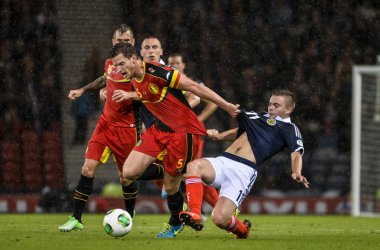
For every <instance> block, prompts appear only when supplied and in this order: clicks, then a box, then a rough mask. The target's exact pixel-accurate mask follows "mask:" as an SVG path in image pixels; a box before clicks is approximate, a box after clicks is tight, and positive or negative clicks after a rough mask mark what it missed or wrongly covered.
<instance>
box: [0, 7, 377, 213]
mask: <svg viewBox="0 0 380 250" xmlns="http://www.w3.org/2000/svg"><path fill="white" fill-rule="evenodd" d="M0 6H1V17H0V32H1V33H0V48H1V50H0V81H1V82H0V96H1V97H0V140H1V145H0V178H1V182H0V192H1V194H0V211H1V212H15V211H17V212H36V211H37V212H40V211H67V210H68V209H69V208H70V205H71V204H70V198H71V193H72V189H73V188H75V185H76V183H77V181H78V178H79V173H80V168H81V166H82V164H83V160H84V159H83V157H84V151H85V149H86V142H87V139H88V138H89V135H91V133H92V129H93V127H94V125H95V123H96V120H97V118H98V116H99V114H100V112H101V103H99V101H98V98H97V94H96V93H95V94H92V95H88V96H87V97H82V98H81V99H80V100H78V101H77V102H76V103H75V104H73V103H71V102H69V101H68V100H67V99H66V96H67V94H68V91H69V89H73V88H78V87H79V86H83V85H84V84H86V83H88V82H89V81H91V80H93V79H95V78H97V77H98V76H100V75H101V74H102V69H103V62H104V59H105V58H106V55H107V52H108V50H109V49H110V47H111V42H110V40H111V37H112V32H113V30H114V29H115V27H116V26H117V25H118V24H120V23H126V24H128V25H130V26H131V27H132V29H133V30H134V32H135V37H136V39H137V47H139V43H140V42H141V39H142V38H144V37H145V36H147V35H155V36H157V37H159V38H160V40H161V42H162V44H163V47H164V55H168V54H170V53H174V52H180V53H183V54H184V55H185V57H186V59H187V62H188V67H187V70H188V74H189V75H190V76H192V77H194V78H197V79H201V80H203V81H204V82H205V83H206V84H207V85H208V86H209V87H211V88H213V89H215V90H217V92H219V93H220V94H221V95H222V96H223V97H225V98H226V99H227V100H230V101H231V102H235V103H239V104H241V106H242V107H249V108H250V109H251V108H252V109H254V110H257V111H261V110H264V109H265V105H266V98H267V97H268V93H269V91H270V90H271V89H274V88H276V87H287V88H289V89H291V90H292V91H293V92H294V93H295V94H296V97H297V99H298V102H297V103H298V104H297V107H296V110H295V112H294V114H293V122H295V123H296V124H298V125H299V127H300V130H301V132H302V134H303V137H304V141H305V148H306V153H305V155H304V174H305V176H306V177H308V179H309V180H310V182H311V189H310V190H304V189H302V188H301V187H300V186H299V185H296V184H294V183H293V182H292V181H291V180H290V179H289V168H290V164H289V158H288V154H287V152H284V153H283V154H280V155H278V156H277V157H275V158H274V159H272V160H271V161H269V162H267V163H266V164H265V166H264V167H263V169H262V170H261V172H260V178H259V179H258V181H257V183H256V185H255V187H254V189H253V190H252V194H253V195H255V196H251V197H249V198H248V200H247V202H246V204H245V205H244V207H243V211H245V212H252V213H254V212H260V213H347V212H348V211H349V210H348V209H349V206H350V205H349V194H350V149H351V145H350V142H351V131H350V130H351V124H350V119H351V85H352V81H351V76H352V72H351V70H352V65H354V64H363V65H373V64H376V56H377V54H378V53H379V51H380V50H379V46H380V45H379V42H378V41H379V40H380V33H379V32H378V31H377V29H376V28H375V27H380V24H379V22H380V21H379V20H380V18H379V17H380V16H379V15H380V9H379V7H380V6H379V4H378V3H376V1H355V2H354V1H334V2H333V3H331V1H327V0H321V1H317V2H315V1H264V0H262V1H243V0H239V1H189V2H186V3H185V2H182V1H181V2H180V1H178V2H175V1H167V0H164V1H144V2H140V1H98V0H96V1H89V0H78V1H75V2H72V1H67V0H64V1H53V0H50V1H49V0H47V1H42V0H41V1H10V0H3V1H0ZM163 59H164V60H166V56H164V57H163ZM76 121H77V122H79V124H82V126H81V127H80V128H79V129H78V128H76V127H75V122H76ZM87 123H88V128H87V131H86V125H85V124H87ZM206 125H207V127H209V128H218V129H220V130H223V129H227V128H231V127H232V126H234V125H235V124H234V121H233V120H231V119H229V118H228V116H227V114H226V113H225V112H223V111H221V110H219V111H218V112H217V113H216V115H214V116H213V117H212V118H211V119H210V120H209V121H208V122H207V124H206ZM75 135H77V136H75ZM81 135H85V136H84V137H83V136H81ZM225 147H226V144H222V143H213V142H210V141H207V142H206V149H205V152H204V155H205V156H208V155H211V156H213V155H216V154H217V153H218V152H221V151H222V150H223V149H224V148H225ZM115 171H116V170H115V168H114V167H113V164H112V163H111V164H107V167H106V168H104V169H101V170H100V171H99V172H98V173H97V175H96V178H95V190H96V193H97V194H101V193H102V191H104V190H103V186H105V185H106V184H109V183H112V182H114V183H117V180H118V178H117V175H116V172H115ZM144 184H145V185H141V194H142V195H141V196H143V195H149V199H146V200H145V201H146V204H145V205H144V206H143V205H141V209H142V211H146V212H157V211H163V210H164V209H165V208H164V207H163V206H162V204H161V199H160V198H159V196H158V194H159V190H157V189H156V188H155V186H154V185H152V184H151V183H144ZM109 186H111V190H112V185H109ZM111 193H112V191H111ZM152 195H153V196H152ZM41 197H42V199H41ZM151 197H154V198H153V199H151ZM118 200H119V199H116V200H114V199H104V196H101V195H99V196H95V198H94V199H93V200H92V201H91V202H90V204H89V210H90V211H104V210H105V209H107V208H108V207H112V206H116V205H117V204H118V203H117V202H118ZM142 200H143V201H144V199H142ZM115 202H116V203H115ZM149 202H153V203H149ZM154 206H156V207H154ZM144 209H145V210H144ZM157 209H158V210H157Z"/></svg>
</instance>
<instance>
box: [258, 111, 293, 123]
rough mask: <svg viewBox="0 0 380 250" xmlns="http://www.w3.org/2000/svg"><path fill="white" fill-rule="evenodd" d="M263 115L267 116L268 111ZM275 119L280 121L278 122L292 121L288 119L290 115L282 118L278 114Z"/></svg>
mask: <svg viewBox="0 0 380 250" xmlns="http://www.w3.org/2000/svg"><path fill="white" fill-rule="evenodd" d="M264 116H265V117H269V114H268V113H265V114H264ZM276 120H277V121H280V122H286V123H292V121H291V120H290V117H288V118H285V119H282V118H281V117H280V116H277V117H276Z"/></svg>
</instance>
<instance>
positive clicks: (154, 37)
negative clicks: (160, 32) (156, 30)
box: [140, 35, 163, 49]
mask: <svg viewBox="0 0 380 250" xmlns="http://www.w3.org/2000/svg"><path fill="white" fill-rule="evenodd" d="M147 39H157V41H158V42H159V43H160V46H161V49H163V48H162V43H161V40H160V39H159V38H158V37H156V36H153V35H149V36H146V37H145V38H144V39H143V40H142V41H141V45H140V46H141V49H142V48H143V43H144V41H145V40H147Z"/></svg>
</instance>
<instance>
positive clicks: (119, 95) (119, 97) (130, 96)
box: [112, 89, 140, 102]
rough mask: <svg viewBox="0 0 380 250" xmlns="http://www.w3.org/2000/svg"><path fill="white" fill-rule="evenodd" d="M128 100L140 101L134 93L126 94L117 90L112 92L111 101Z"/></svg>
mask: <svg viewBox="0 0 380 250" xmlns="http://www.w3.org/2000/svg"><path fill="white" fill-rule="evenodd" d="M129 99H132V100H135V101H140V97H139V96H138V94H137V92H135V91H131V92H127V91H124V90H121V89H117V90H115V91H114V92H113V95H112V100H113V101H115V102H123V101H126V100H129Z"/></svg>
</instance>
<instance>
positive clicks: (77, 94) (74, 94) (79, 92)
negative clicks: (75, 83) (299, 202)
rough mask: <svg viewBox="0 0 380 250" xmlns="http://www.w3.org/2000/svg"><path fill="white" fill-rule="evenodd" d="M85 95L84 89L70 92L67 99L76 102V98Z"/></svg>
mask: <svg viewBox="0 0 380 250" xmlns="http://www.w3.org/2000/svg"><path fill="white" fill-rule="evenodd" d="M83 93H84V89H83V88H81V89H74V90H70V92H69V95H68V96H67V98H69V99H70V100H73V101H74V100H75V99H76V98H78V97H81V96H82V95H83Z"/></svg>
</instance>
